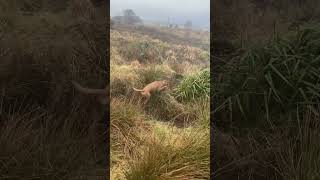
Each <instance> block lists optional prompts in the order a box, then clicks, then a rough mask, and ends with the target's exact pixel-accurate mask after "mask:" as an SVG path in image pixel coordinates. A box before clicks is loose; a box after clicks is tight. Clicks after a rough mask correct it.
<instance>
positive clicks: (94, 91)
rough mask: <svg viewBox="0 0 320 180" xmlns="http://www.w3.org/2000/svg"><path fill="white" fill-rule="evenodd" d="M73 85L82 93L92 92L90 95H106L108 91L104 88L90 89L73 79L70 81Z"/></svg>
mask: <svg viewBox="0 0 320 180" xmlns="http://www.w3.org/2000/svg"><path fill="white" fill-rule="evenodd" d="M71 82H72V84H73V85H74V87H75V88H76V89H77V90H78V91H79V92H81V93H84V94H92V95H108V91H106V89H91V88H86V87H82V86H81V85H80V84H79V83H77V82H75V81H71Z"/></svg>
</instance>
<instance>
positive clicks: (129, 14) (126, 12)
mask: <svg viewBox="0 0 320 180" xmlns="http://www.w3.org/2000/svg"><path fill="white" fill-rule="evenodd" d="M123 16H136V13H134V11H133V10H132V9H125V10H124V11H123Z"/></svg>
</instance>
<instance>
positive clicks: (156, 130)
mask: <svg viewBox="0 0 320 180" xmlns="http://www.w3.org/2000/svg"><path fill="white" fill-rule="evenodd" d="M158 31H160V29H158V30H157V31H154V30H153V31H151V32H148V33H145V31H139V30H134V31H133V30H131V29H129V30H128V29H126V28H123V27H122V28H115V29H112V30H111V82H110V83H111V144H112V146H111V160H112V162H111V163H112V165H111V179H129V180H141V179H209V167H210V166H209V165H210V159H209V157H210V151H209V147H210V146H209V145H210V144H209V143H210V136H209V130H210V128H209V111H210V108H209V104H210V103H209V92H210V79H209V78H210V70H209V52H208V51H205V50H203V49H200V48H197V47H192V46H188V45H180V44H179V43H178V42H176V43H171V41H167V37H170V36H173V37H175V38H181V37H176V36H177V35H176V34H179V33H180V34H183V32H174V30H171V31H173V32H170V31H169V30H167V31H166V32H162V34H161V33H158ZM149 34H153V35H149ZM155 37H158V38H159V39H156V38H155ZM162 37H163V38H162ZM207 37H208V36H207ZM183 40H184V39H183ZM207 42H208V41H207ZM207 45H208V44H207ZM163 79H165V80H168V81H169V87H170V88H169V90H167V91H164V92H161V93H156V94H154V95H153V96H152V97H151V99H150V101H149V102H148V103H147V104H146V106H143V105H142V103H141V102H140V96H139V95H140V94H139V93H137V92H135V91H133V87H135V88H138V89H141V88H142V87H143V86H144V85H146V84H147V83H150V82H152V81H155V80H163Z"/></svg>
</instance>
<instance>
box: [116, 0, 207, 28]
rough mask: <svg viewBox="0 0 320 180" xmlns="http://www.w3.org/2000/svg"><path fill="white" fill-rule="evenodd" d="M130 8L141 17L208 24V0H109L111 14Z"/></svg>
mask: <svg viewBox="0 0 320 180" xmlns="http://www.w3.org/2000/svg"><path fill="white" fill-rule="evenodd" d="M124 9H132V10H133V11H134V12H135V13H136V14H137V15H138V16H140V17H142V18H143V19H148V20H157V21H163V22H167V21H168V17H170V22H172V23H178V24H183V23H184V22H185V21H186V20H188V19H190V20H192V22H193V25H194V26H209V23H210V0H111V1H110V13H111V16H116V15H122V11H123V10H124Z"/></svg>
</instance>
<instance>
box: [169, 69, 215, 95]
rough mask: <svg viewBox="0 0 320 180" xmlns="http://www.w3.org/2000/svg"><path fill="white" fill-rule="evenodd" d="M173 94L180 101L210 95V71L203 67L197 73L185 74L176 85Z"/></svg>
mask: <svg viewBox="0 0 320 180" xmlns="http://www.w3.org/2000/svg"><path fill="white" fill-rule="evenodd" d="M174 96H175V97H176V98H177V99H178V100H180V101H192V100H195V99H198V98H208V97H209V96H210V71H209V69H204V70H202V71H200V72H199V73H197V74H194V75H190V76H187V77H186V78H184V79H183V80H182V82H181V83H180V84H179V85H178V86H177V87H176V89H175V91H174Z"/></svg>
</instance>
